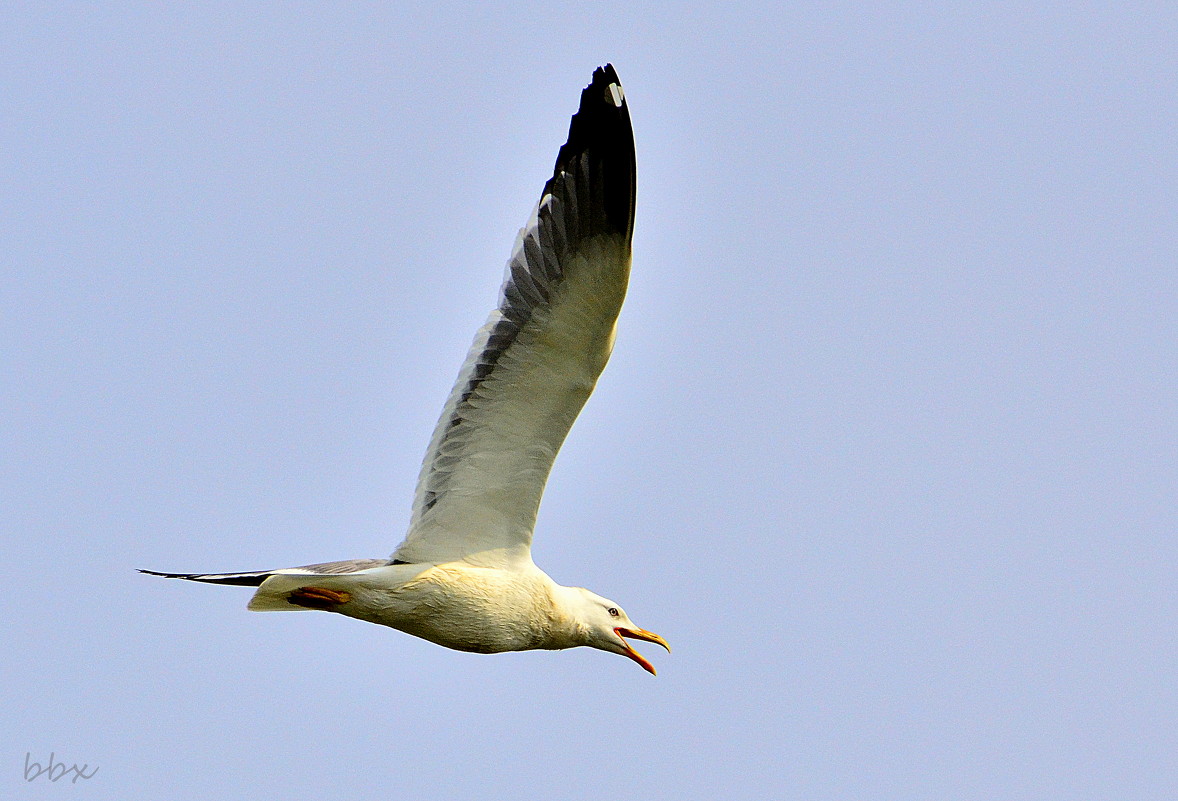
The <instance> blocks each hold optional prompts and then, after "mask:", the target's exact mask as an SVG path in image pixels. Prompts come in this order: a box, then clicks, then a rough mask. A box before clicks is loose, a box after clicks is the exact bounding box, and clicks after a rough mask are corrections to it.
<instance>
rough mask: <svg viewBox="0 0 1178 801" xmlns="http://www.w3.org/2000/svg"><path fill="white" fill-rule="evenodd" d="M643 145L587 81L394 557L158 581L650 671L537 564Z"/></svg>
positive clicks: (612, 614)
mask: <svg viewBox="0 0 1178 801" xmlns="http://www.w3.org/2000/svg"><path fill="white" fill-rule="evenodd" d="M634 172H635V165H634V134H633V131H632V130H631V127H630V112H629V109H628V108H627V105H626V98H625V95H624V94H623V92H622V85H621V82H620V81H619V80H618V76H617V73H616V72H615V71H614V68H613V67H612V66H611V65H609V64H607V65H606V66H604V67H600V68H598V69H597V70H596V71H595V72H594V73H593V80H592V82H591V83H590V84H589V86H587V87H586V88H585V89H584V91H582V92H581V105H580V108H579V109H578V111H577V113H576V114H575V115H573V118H572V121H571V123H570V125H569V136H568V141H567V142H566V143H565V144H564V146H563V147H561V148H560V152H559V154H558V155H557V158H556V167H555V169H554V170H553V174H552V177H551V178H550V179H549V180H548V182H547V183H546V184H545V185H544V190H543V191H542V192H541V194H540V201H539V202H538V203H537V204H536V208H535V210H534V211H533V212H532V216H531V218H530V219H529V220H528V224H527V226H526V227H525V228H524V229H523V230H521V231H520V233H519V236H518V237H517V239H516V242H515V248H514V250H513V252H512V254H511V259H510V260H509V261H508V268H507V278H506V280H505V282H504V284H503V288H502V291H501V293H500V299H499V306H498V308H496V309H495V310H494V311H493V312H491V316H490V318H489V319H488V320H487V322H486V324H485V325H484V326H483V327H482V328H481V329H480V330H479V332H478V334H476V336H475V340H474V344H473V345H472V346H471V349H470V353H469V355H468V356H467V358H466V362H465V363H464V364H463V365H462V369H461V371H460V372H459V374H458V380H457V382H455V384H454V389H453V390H452V391H451V393H450V397H449V398H448V399H447V401H446V405H445V406H444V407H443V408H442V415H441V418H440V419H439V420H438V424H437V427H436V428H435V429H434V433H433V437H432V438H431V440H430V444H429V448H428V450H427V451H426V455H425V459H424V462H423V464H422V467H421V474H420V476H419V477H418V481H417V492H416V495H415V497H414V501H413V518H412V520H411V522H410V525H409V531H408V533H407V534H406V535H405V540H404V541H403V542H402V543H401V544H400V545H399V546H397V549H396V550H395V551H394V552H393V554H392V557H391V558H389V559H353V560H348V561H343V562H328V563H324V564H318V565H306V566H303V567H294V568H286V569H282V570H261V571H253V572H246V573H158V572H155V571H150V570H145V571H142V572H144V573H150V574H151V575H156V576H165V577H167V578H181V579H188V580H190V581H201V582H206V583H211V584H234V585H244V586H253V587H257V590H256V592H255V593H254V596H253V598H252V599H251V601H250V604H249V608H250V609H252V610H255V611H277V610H299V609H321V610H325V611H329V612H338V613H339V614H342V615H347V616H349V617H354V618H358V619H360V620H367V621H370V622H372V623H379V624H381V625H385V626H391V627H392V628H395V629H399V630H401V631H404V632H407V633H409V634H413V635H416V636H418V637H423V638H425V639H427V640H430V641H432V642H435V643H438V644H439V645H444V646H446V647H448V648H456V649H459V650H463V651H477V652H480V653H497V652H502V651H523V650H529V649H536V648H543V649H560V648H573V647H576V646H580V645H587V646H591V647H594V648H600V649H602V650H605V651H612V652H614V653H618V654H622V655H624V656H627V657H629V658H630V659H633V660H634V661H635V662H637V663H638V664H639V665H641V666H642V667H643V668H645V669H646V670H648V671H650V672H651V673H654V672H655V671H654V667H653V666H652V665H651V664H650V662H648V661H647V660H646V659H645V658H644V657H642V656H641V655H639V654H638V653H637V652H636V651H635V650H634V649H633V648H631V647H630V645H629V644H628V643H627V642H626V639H625V638H630V639H639V640H645V641H647V642H653V643H657V644H659V645H661V646H663V647H664V648H667V650H668V651H669V650H670V648H669V646H668V645H667V643H666V641H665V640H664V639H663V638H662V637H659V636H658V635H657V634H653V633H651V632H649V631H646V630H644V629H640V628H638V627H637V626H635V625H634V624H633V623H632V622H631V621H630V618H629V617H628V616H627V615H626V613H625V612H624V611H622V609H621V607H619V606H618V605H617V604H615V603H614V602H613V601H610V600H608V599H606V598H602V597H601V596H598V595H595V594H594V593H592V592H589V591H588V590H586V589H584V588H581V587H564V586H561V585H559V584H557V583H556V582H555V581H553V580H552V579H551V578H549V577H548V575H547V574H546V573H544V571H542V570H540V569H539V568H538V567H536V565H535V564H534V563H533V562H532V555H531V544H532V530H533V528H534V526H535V523H536V512H537V510H538V509H539V505H540V496H541V495H542V494H543V492H544V484H545V483H546V482H547V480H548V473H549V471H550V470H551V469H552V462H553V460H554V459H555V458H556V453H557V451H559V450H560V446H561V443H563V442H564V439H565V435H567V434H568V431H569V427H570V426H571V425H572V424H573V421H574V420H575V419H576V417H577V415H578V414H579V413H580V411H581V408H582V407H583V406H584V405H585V401H586V399H588V397H589V394H590V393H591V392H592V391H593V386H594V384H595V383H596V382H597V377H598V376H599V375H600V374H601V371H602V368H604V367H605V363H606V361H607V360H608V359H609V355H610V351H611V349H612V348H613V342H614V330H615V326H616V323H617V318H618V312H619V311H620V310H621V307H622V301H623V299H624V298H625V295H626V282H627V280H628V278H629V273H630V241H631V237H632V235H633V232H634V193H635V183H634Z"/></svg>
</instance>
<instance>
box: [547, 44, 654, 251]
mask: <svg viewBox="0 0 1178 801" xmlns="http://www.w3.org/2000/svg"><path fill="white" fill-rule="evenodd" d="M586 153H587V154H588V155H589V158H590V161H592V162H596V163H598V164H600V166H601V173H602V178H603V180H604V187H603V189H604V191H603V194H602V197H601V200H602V202H603V205H604V212H605V217H606V220H607V221H608V225H609V228H611V229H612V230H614V231H617V232H620V233H624V234H625V235H626V236H627V238H629V236H630V235H631V234H632V233H633V230H634V200H635V181H634V173H635V156H634V130H633V128H632V127H631V125H630V108H629V106H628V105H627V103H626V94H625V91H624V90H623V89H622V82H621V80H620V79H619V78H618V73H617V70H615V69H614V66H613V64H606V65H605V66H602V67H598V68H597V69H596V70H594V71H593V79H592V81H591V82H590V83H589V85H588V86H586V87H585V88H584V89H583V90H582V91H581V104H580V107H579V108H578V109H577V113H576V114H574V115H573V118H572V120H570V121H569V135H568V140H567V141H566V142H565V143H564V145H562V146H561V148H560V152H559V153H558V154H557V156H556V166H555V168H554V170H553V172H554V177H553V179H550V180H549V182H548V185H547V186H545V192H548V191H549V190H550V189H551V185H552V183H553V181H554V180H555V176H557V175H560V174H561V173H562V172H566V171H569V170H570V169H572V166H573V163H574V162H575V161H576V160H577V159H579V158H580V157H581V155H582V154H586Z"/></svg>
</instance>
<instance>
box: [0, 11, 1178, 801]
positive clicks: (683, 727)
mask: <svg viewBox="0 0 1178 801" xmlns="http://www.w3.org/2000/svg"><path fill="white" fill-rule="evenodd" d="M258 5H260V4H238V3H212V4H200V5H199V6H197V5H191V4H160V3H144V4H130V3H124V4H101V5H100V4H81V3H79V4H58V3H45V2H38V3H8V4H5V8H4V10H3V11H2V12H0V206H2V211H0V269H2V277H0V304H2V305H0V338H2V339H0V341H2V350H0V454H2V456H0V470H2V485H0V493H2V499H0V526H2V531H3V537H4V539H3V544H4V546H3V561H4V564H5V571H4V589H3V595H4V607H5V612H4V615H3V618H4V621H5V622H4V626H3V628H4V632H5V633H4V645H3V649H2V654H0V666H2V668H3V671H2V672H3V681H2V683H0V684H2V688H0V694H2V701H3V714H2V716H0V717H2V719H0V735H2V736H0V745H2V748H0V795H2V796H3V797H4V798H62V797H65V795H71V797H74V798H79V799H108V798H109V799H129V798H157V799H204V798H218V799H257V798H285V797H291V798H332V799H362V800H363V799H389V798H394V799H409V798H419V799H433V798H437V799H441V798H489V799H499V798H551V799H602V798H642V799H647V798H649V799H659V798H667V799H678V798H712V799H714V798H722V799H746V798H747V799H754V798H755V799H763V798H788V799H929V800H930V801H932V800H936V801H941V800H943V799H979V801H980V800H982V799H985V800H986V801H992V800H993V799H1002V800H1003V801H1014V800H1015V799H1028V800H1030V799H1034V800H1035V801H1041V800H1042V799H1049V798H1066V799H1109V798H1117V799H1133V800H1134V801H1141V800H1143V799H1172V798H1175V797H1178V762H1176V761H1175V757H1174V755H1175V753H1178V679H1176V678H1175V665H1176V663H1178V639H1176V633H1175V625H1176V621H1178V589H1176V587H1178V581H1176V579H1178V537H1176V536H1175V530H1176V527H1178V514H1176V511H1175V497H1176V492H1178V467H1176V456H1178V369H1176V366H1175V365H1176V361H1178V336H1176V326H1175V317H1176V315H1178V257H1176V253H1178V219H1176V218H1178V211H1176V210H1178V164H1176V148H1175V142H1176V139H1178V101H1176V98H1178V48H1176V46H1175V42H1176V41H1178V11H1176V10H1175V9H1176V7H1175V6H1174V5H1173V4H1166V3H1157V2H1155V3H1140V4H1138V3H1109V2H1102V3H1091V4H1087V3H1025V4H1010V3H1002V4H999V3H969V4H966V3H958V4H940V3H901V4H895V3H880V4H864V3H860V4H853V5H847V4H831V3H829V2H821V3H818V2H815V3H809V2H802V3H788V4H766V5H760V6H758V5H748V4H724V5H721V4H716V5H707V4H696V3H682V4H673V5H672V4H663V5H660V4H653V3H627V4H610V3H596V4H591V5H586V4H579V5H577V6H571V5H570V6H565V5H561V4H556V5H554V4H551V3H545V4H538V5H525V4H518V5H513V6H501V5H498V4H478V5H477V6H475V5H473V4H472V5H463V4H457V5H455V4H447V3H440V4H438V3H434V4H420V5H414V6H410V5H408V4H406V5H399V4H392V3H353V4H339V3H323V4H310V3H289V4H271V7H269V8H267V9H264V10H263V9H260V8H259V7H258ZM606 61H612V62H613V63H614V64H615V65H616V67H617V69H618V72H619V74H620V75H621V78H622V81H623V83H624V85H625V88H626V92H627V96H628V98H629V101H630V107H631V113H632V117H633V123H634V129H635V135H636V140H637V147H638V215H637V228H636V233H635V237H634V268H633V278H632V282H631V289H630V294H629V297H628V300H627V303H626V307H625V308H624V310H623V312H622V321H621V327H620V331H619V335H618V343H617V348H616V350H615V353H614V358H613V360H612V362H611V363H610V365H609V367H608V368H607V369H606V372H605V374H604V376H603V378H602V380H601V382H600V384H599V386H598V390H597V392H596V394H595V395H594V396H593V398H592V399H591V400H590V402H589V405H588V406H587V408H586V411H585V413H584V414H583V415H582V417H581V418H580V420H579V421H578V423H577V424H576V425H575V426H574V428H573V431H572V434H571V436H570V438H569V440H568V442H567V443H566V446H565V449H564V451H563V452H562V454H561V456H560V458H559V459H558V460H557V464H556V468H555V471H554V473H553V475H552V479H551V481H550V483H549V487H548V492H547V495H546V497H545V502H544V504H543V507H542V508H541V512H540V521H539V526H538V530H537V536H536V547H535V556H536V561H537V563H538V564H540V565H541V566H542V567H543V568H545V569H546V570H547V571H548V572H549V573H550V574H551V575H552V576H553V577H554V578H555V579H557V580H558V581H561V582H562V583H566V584H578V585H584V586H588V587H590V588H592V589H594V590H595V591H598V592H600V593H602V594H605V595H607V596H609V597H612V598H614V599H615V600H617V601H619V602H620V603H622V604H623V605H624V606H625V607H626V608H627V611H628V612H629V613H630V614H631V616H632V617H633V618H634V620H635V622H636V623H637V624H638V625H640V626H644V627H646V628H649V629H651V630H653V631H656V632H658V633H660V634H662V635H663V636H665V637H666V638H667V639H668V640H669V641H670V642H671V644H672V645H673V646H674V649H675V651H674V653H673V654H670V655H668V654H665V653H662V652H660V650H659V649H657V648H655V647H653V646H645V647H643V648H642V649H641V650H643V651H644V652H646V653H647V655H648V656H650V657H651V659H652V660H653V661H654V662H655V664H656V665H657V666H658V668H659V676H658V677H657V678H655V677H651V676H649V675H647V674H646V673H645V672H643V671H642V670H640V669H639V668H638V667H637V666H636V665H634V664H633V663H632V662H630V661H628V660H626V659H622V658H619V657H617V656H614V655H610V654H605V653H602V652H597V651H590V650H587V649H578V650H575V651H566V652H532V653H523V654H508V655H499V656H479V655H471V654H463V653H458V652H454V651H448V650H445V649H442V648H439V647H437V646H435V645H431V644H429V643H427V642H424V641H421V640H416V639H414V638H411V637H409V636H407V635H403V634H401V633H399V632H395V631H392V630H388V629H382V628H378V627H375V626H371V625H368V624H364V623H359V622H356V621H353V620H348V619H345V618H341V617H337V616H333V615H326V614H317V613H308V614H285V615H283V614H250V613H247V612H246V611H245V604H246V602H247V599H248V598H249V596H250V591H249V590H247V589H240V588H223V587H208V586H200V585H193V584H182V583H178V582H166V581H163V580H160V579H153V578H149V577H146V576H140V575H138V574H136V573H135V572H134V571H135V568H139V567H147V568H154V569H159V570H176V571H185V570H197V571H199V570H208V571H221V570H242V569H262V568H276V567H283V566H289V565H297V564H303V563H307V562H316V561H324V560H332V559H342V558H349V557H379V556H385V555H387V554H388V553H389V552H390V551H391V550H392V548H393V547H394V546H395V545H396V544H397V543H398V542H399V541H400V539H401V537H402V535H403V533H404V529H405V525H406V523H407V521H408V516H409V504H410V500H411V496H412V490H413V483H414V480H415V478H416V474H417V470H418V466H419V464H420V461H421V457H422V453H423V450H424V448H425V445H426V442H427V440H428V438H429V434H430V431H431V429H432V426H433V424H434V421H435V419H436V416H437V414H438V412H439V410H440V409H441V405H442V402H443V400H444V399H445V396H446V394H447V392H448V391H449V389H450V385H451V383H452V381H453V380H454V377H455V375H456V374H457V370H458V367H459V364H460V363H461V361H462V358H463V356H464V355H465V352H466V349H467V347H468V345H469V343H470V340H471V338H472V336H473V334H474V331H475V329H476V328H477V327H478V325H480V324H481V323H482V321H483V319H484V318H485V315H486V314H487V312H488V311H489V309H490V308H491V306H492V305H493V304H494V302H495V301H496V295H497V291H498V286H499V282H500V279H501V277H502V270H503V265H504V263H505V262H506V259H507V257H508V255H509V253H510V250H511V246H512V242H513V240H514V237H515V233H516V231H517V230H518V228H519V227H520V226H521V225H523V224H524V222H525V220H526V219H527V216H528V214H529V212H530V211H531V208H532V205H533V204H534V203H535V201H536V199H537V196H538V193H539V191H540V188H541V186H542V185H543V183H544V181H545V179H546V178H547V177H548V176H549V174H550V170H551V167H552V163H553V161H554V159H555V156H556V151H557V148H558V147H559V146H560V144H561V143H562V142H563V141H564V137H565V134H566V132H567V130H568V120H569V116H570V115H571V114H572V113H573V112H574V111H575V110H576V107H577V101H578V97H579V93H580V90H581V88H582V87H583V86H584V85H585V84H586V83H587V82H588V81H589V77H590V74H591V72H592V70H593V68H594V67H596V66H598V65H599V64H602V63H605V62H606ZM51 751H52V752H54V753H55V754H56V758H57V759H59V760H64V761H65V762H67V763H70V764H72V763H75V762H76V763H79V764H81V763H88V764H89V765H90V766H95V765H97V766H98V767H99V772H98V774H97V775H96V776H95V777H94V778H93V779H90V780H88V781H85V782H81V781H80V782H78V784H77V785H76V786H74V787H72V788H70V787H63V786H62V785H63V784H64V782H59V783H58V784H56V785H52V784H49V783H48V782H47V780H46V779H45V778H44V777H42V778H41V779H40V780H38V781H34V782H32V783H30V784H26V783H25V782H24V780H23V775H22V772H23V764H24V760H25V755H26V753H31V755H32V758H33V759H34V760H35V761H36V760H38V759H41V760H46V759H48V756H49V753H50V752H51Z"/></svg>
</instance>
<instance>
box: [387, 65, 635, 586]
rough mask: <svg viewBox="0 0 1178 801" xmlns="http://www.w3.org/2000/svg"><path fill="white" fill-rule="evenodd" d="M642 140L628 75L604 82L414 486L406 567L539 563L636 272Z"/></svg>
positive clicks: (599, 81) (549, 188)
mask: <svg viewBox="0 0 1178 801" xmlns="http://www.w3.org/2000/svg"><path fill="white" fill-rule="evenodd" d="M633 230H634V134H633V131H632V130H631V128H630V112H629V109H628V108H627V107H626V100H625V97H624V95H623V94H622V87H621V83H620V82H619V81H618V76H617V73H615V72H614V69H613V67H612V66H610V65H606V66H605V67H601V68H598V69H597V71H596V72H594V73H593V82H592V83H591V84H590V85H589V86H588V87H587V88H586V89H585V90H584V91H583V92H582V93H581V107H580V109H579V110H578V111H577V113H576V114H575V115H574V116H573V118H572V122H571V124H570V125H569V137H568V142H566V143H565V145H564V146H563V147H562V148H561V149H560V153H559V155H558V156H557V159H556V168H555V170H554V173H553V176H552V178H551V179H549V181H548V182H547V183H546V184H545V185H544V191H543V193H542V194H541V196H540V202H539V203H538V204H537V206H536V209H535V211H533V212H532V216H531V219H530V220H529V221H528V225H527V227H526V228H524V229H523V230H522V231H520V234H519V237H518V238H517V239H516V243H515V250H514V252H513V253H512V255H511V260H510V261H509V262H508V265H507V279H506V281H505V283H504V285H503V289H502V292H501V296H500V301H499V308H497V309H496V310H495V311H493V312H491V316H490V318H489V319H488V320H487V323H486V325H484V326H483V327H482V328H481V329H480V330H479V332H478V334H477V335H476V336H475V341H474V344H473V346H472V347H471V350H470V353H469V355H468V356H467V359H466V363H465V364H464V365H463V366H462V371H461V372H460V373H459V375H458V381H457V382H456V383H455V385H454V389H453V390H452V391H451V393H450V397H449V399H448V400H447V401H446V405H445V407H444V408H443V409H442V416H441V419H440V420H439V421H438V425H437V428H435V429H434V434H433V438H432V440H431V441H430V446H429V450H428V452H427V453H426V456H425V461H424V463H423V465H422V468H421V474H420V476H419V478H418V481H417V494H416V497H415V499H414V503H413V520H412V523H411V525H410V528H409V533H408V534H407V535H406V537H405V541H404V542H403V543H401V545H400V546H399V547H398V548H397V550H396V551H395V552H394V553H393V559H394V560H397V561H403V562H442V561H452V560H457V559H466V560H467V561H470V562H474V563H476V564H485V565H488V566H492V565H503V564H508V563H512V562H515V561H518V560H525V559H529V558H530V553H529V548H530V546H531V542H532V527H533V526H534V525H535V522H536V512H537V509H538V508H539V505H540V496H541V494H542V493H543V491H544V484H545V482H546V481H547V480H548V473H549V471H550V470H551V468H552V461H553V459H555V458H556V453H557V451H558V450H560V446H561V443H562V442H564V438H565V435H566V434H568V431H569V427H570V426H571V425H572V424H573V420H575V419H576V417H577V414H579V413H580V411H581V407H582V406H584V405H585V400H586V399H587V398H588V397H589V393H590V392H592V391H593V386H594V384H595V383H596V382H597V377H598V376H599V375H600V374H601V370H602V368H603V367H605V363H606V360H608V359H609V354H610V350H611V349H612V347H613V339H614V327H615V324H616V321H617V317H618V311H619V310H620V309H621V306H622V300H623V299H624V298H625V294H626V281H627V279H628V277H629V273H630V239H631V235H632V233H633Z"/></svg>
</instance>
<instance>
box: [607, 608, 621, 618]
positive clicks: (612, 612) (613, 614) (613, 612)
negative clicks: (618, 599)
mask: <svg viewBox="0 0 1178 801" xmlns="http://www.w3.org/2000/svg"><path fill="white" fill-rule="evenodd" d="M605 611H607V612H609V616H610V617H617V616H618V615H620V614H621V612H619V611H618V608H617V607H616V606H611V607H610V608H609V609H606V610H605Z"/></svg>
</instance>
